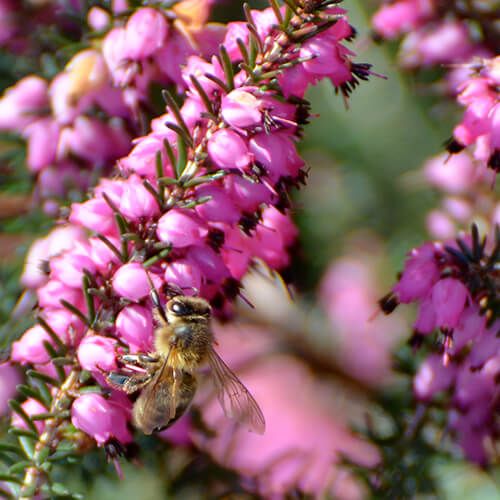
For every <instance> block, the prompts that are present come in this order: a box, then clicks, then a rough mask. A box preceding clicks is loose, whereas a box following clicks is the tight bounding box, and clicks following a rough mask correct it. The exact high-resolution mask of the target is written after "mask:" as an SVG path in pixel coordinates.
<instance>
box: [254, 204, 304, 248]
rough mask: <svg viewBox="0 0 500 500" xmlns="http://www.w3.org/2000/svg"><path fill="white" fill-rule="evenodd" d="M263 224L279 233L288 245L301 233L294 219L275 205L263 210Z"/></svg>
mask: <svg viewBox="0 0 500 500" xmlns="http://www.w3.org/2000/svg"><path fill="white" fill-rule="evenodd" d="M262 225H263V226H265V227H266V228H268V229H272V230H273V231H276V233H279V234H280V236H281V237H282V238H283V243H284V244H285V245H286V246H288V245H291V244H292V243H294V242H295V240H296V239H297V236H298V234H299V230H298V229H297V227H296V226H295V224H294V223H293V221H292V219H291V218H290V217H289V216H288V215H285V214H282V213H281V212H280V211H279V210H278V209H277V208H275V207H273V206H269V207H266V208H265V210H264V211H263V212H262Z"/></svg>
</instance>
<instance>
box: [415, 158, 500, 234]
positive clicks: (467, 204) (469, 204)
mask: <svg viewBox="0 0 500 500" xmlns="http://www.w3.org/2000/svg"><path fill="white" fill-rule="evenodd" d="M423 174H424V177H425V180H426V181H427V183H428V184H429V185H430V186H432V187H433V188H435V189H437V190H438V192H439V194H440V195H442V199H441V201H440V204H439V207H437V208H435V209H433V210H431V211H430V212H429V213H428V215H427V230H428V231H429V233H430V235H431V236H432V237H433V238H437V239H439V240H448V239H452V238H454V236H455V235H456V234H457V233H458V231H459V230H460V229H462V228H464V227H469V226H470V225H471V224H472V223H473V222H476V223H477V224H478V225H479V226H480V227H481V228H482V230H483V231H484V232H485V233H489V234H490V235H491V237H493V236H494V227H495V224H500V204H499V203H498V199H497V196H496V193H495V191H494V190H493V189H492V186H494V183H495V172H493V170H491V169H489V168H488V167H487V166H486V165H485V164H484V163H483V162H478V161H475V160H474V159H473V158H472V156H471V154H470V152H469V151H468V150H466V151H462V152H460V153H457V154H454V155H452V156H450V155H448V154H446V153H443V154H440V155H438V156H436V157H434V158H432V159H430V160H428V161H427V162H426V163H425V165H424V167H423Z"/></svg>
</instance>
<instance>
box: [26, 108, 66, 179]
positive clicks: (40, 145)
mask: <svg viewBox="0 0 500 500" xmlns="http://www.w3.org/2000/svg"><path fill="white" fill-rule="evenodd" d="M59 134H60V127H59V124H58V123H57V122H56V121H54V120H53V119H52V118H39V119H38V120H36V121H34V122H32V123H30V124H29V125H27V126H26V127H25V128H24V130H23V136H24V137H25V139H27V140H28V156H27V159H26V164H27V165H28V167H29V169H30V170H31V171H32V172H38V171H39V170H41V169H42V168H44V167H46V166H48V165H49V164H51V163H53V162H54V161H55V160H56V152H57V145H58V142H59Z"/></svg>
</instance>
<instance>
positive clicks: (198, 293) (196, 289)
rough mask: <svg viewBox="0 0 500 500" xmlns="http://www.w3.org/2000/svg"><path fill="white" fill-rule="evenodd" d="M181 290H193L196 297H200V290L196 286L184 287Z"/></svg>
mask: <svg viewBox="0 0 500 500" xmlns="http://www.w3.org/2000/svg"><path fill="white" fill-rule="evenodd" d="M181 290H192V291H193V293H194V295H196V296H198V295H200V290H199V289H198V288H196V287H195V286H183V287H181Z"/></svg>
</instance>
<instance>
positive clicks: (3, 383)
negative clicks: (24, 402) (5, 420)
mask: <svg viewBox="0 0 500 500" xmlns="http://www.w3.org/2000/svg"><path fill="white" fill-rule="evenodd" d="M19 383H21V377H20V376H19V372H18V371H17V369H16V368H15V367H13V366H12V365H10V364H8V363H1V364H0V415H5V414H6V413H7V412H8V411H9V405H8V402H9V399H12V398H13V397H14V395H15V393H16V386H17V384H19Z"/></svg>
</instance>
